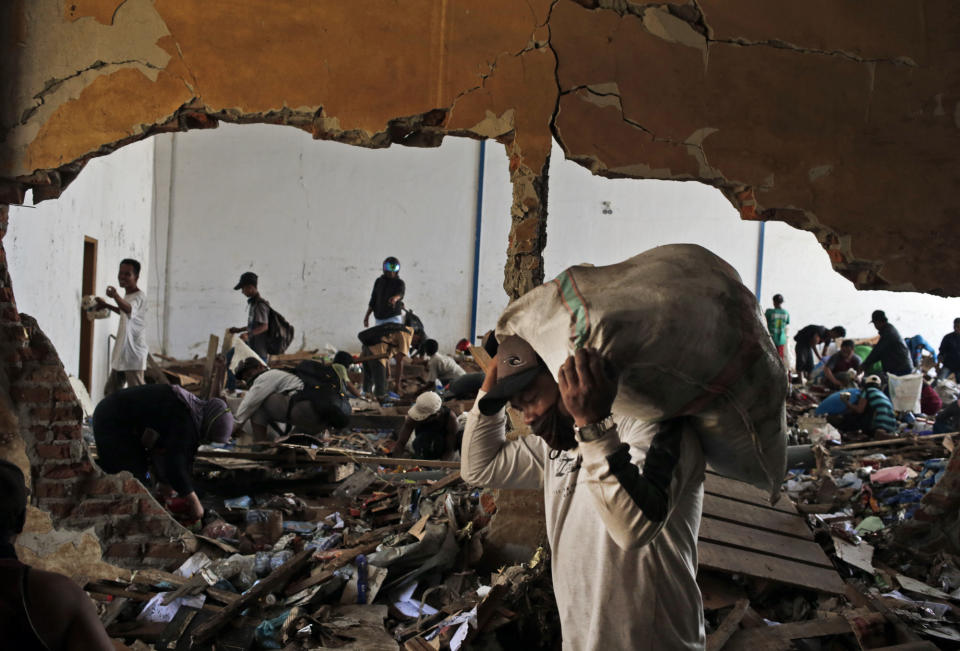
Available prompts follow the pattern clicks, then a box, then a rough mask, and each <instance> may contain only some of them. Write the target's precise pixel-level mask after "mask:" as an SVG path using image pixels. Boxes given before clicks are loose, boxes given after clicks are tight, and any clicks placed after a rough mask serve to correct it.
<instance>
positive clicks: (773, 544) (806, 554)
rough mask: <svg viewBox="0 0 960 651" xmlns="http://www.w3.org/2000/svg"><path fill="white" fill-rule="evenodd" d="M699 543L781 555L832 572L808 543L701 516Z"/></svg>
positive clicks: (816, 548)
mask: <svg viewBox="0 0 960 651" xmlns="http://www.w3.org/2000/svg"><path fill="white" fill-rule="evenodd" d="M700 540H709V541H711V542H716V543H720V544H725V545H733V546H737V547H743V548H745V549H752V550H753V551H756V552H761V553H764V554H770V555H771V556H783V557H785V558H788V559H791V560H797V561H803V562H805V563H810V564H812V565H819V566H820V567H826V568H828V569H830V570H833V564H832V563H831V562H830V559H828V558H827V555H826V554H824V553H823V549H822V548H821V547H820V545H818V544H817V543H815V542H814V541H812V540H800V539H797V538H794V537H793V536H782V535H780V534H777V533H772V532H770V531H763V530H761V529H754V528H752V527H745V526H742V525H739V524H735V523H733V522H727V521H725V520H715V519H713V518H711V517H709V516H705V517H703V518H702V519H701V520H700Z"/></svg>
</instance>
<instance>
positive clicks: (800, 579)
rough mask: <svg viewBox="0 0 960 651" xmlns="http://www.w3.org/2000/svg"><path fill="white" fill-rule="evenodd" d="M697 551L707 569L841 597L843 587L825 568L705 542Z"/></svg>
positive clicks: (838, 579) (831, 571) (701, 564)
mask: <svg viewBox="0 0 960 651" xmlns="http://www.w3.org/2000/svg"><path fill="white" fill-rule="evenodd" d="M697 551H698V554H699V560H700V567H703V568H706V569H709V570H720V571H723V572H735V573H737V574H744V575H746V576H751V577H754V578H757V579H770V580H771V581H776V582H778V583H786V584H787V585H796V586H800V587H802V588H809V589H811V590H818V591H821V592H828V593H831V594H843V591H844V588H845V585H844V583H843V580H841V578H840V576H839V575H838V574H837V573H836V572H835V571H833V570H828V569H826V568H822V567H815V566H813V565H807V564H806V563H797V562H795V561H789V560H786V559H783V558H777V557H775V556H767V555H766V554H761V553H758V552H752V551H746V550H743V549H736V548H734V547H726V546H724V545H718V544H716V543H712V542H709V541H706V540H701V541H700V542H699V544H698V545H697Z"/></svg>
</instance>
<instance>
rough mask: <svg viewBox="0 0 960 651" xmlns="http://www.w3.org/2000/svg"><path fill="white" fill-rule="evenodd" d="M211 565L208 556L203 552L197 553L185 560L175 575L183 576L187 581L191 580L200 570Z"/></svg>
mask: <svg viewBox="0 0 960 651" xmlns="http://www.w3.org/2000/svg"><path fill="white" fill-rule="evenodd" d="M210 563H211V561H210V558H209V557H208V556H207V555H206V554H204V553H203V552H197V553H196V554H194V555H193V556H191V557H190V558H188V559H187V560H185V561H184V562H183V565H181V566H180V567H178V568H177V569H176V571H175V572H174V574H176V575H177V576H182V577H183V578H185V579H189V578H190V577H191V576H193V575H194V574H196V573H197V572H198V571H199V570H202V569H203V568H205V567H206V566H207V565H209V564H210Z"/></svg>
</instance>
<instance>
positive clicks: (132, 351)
mask: <svg viewBox="0 0 960 651" xmlns="http://www.w3.org/2000/svg"><path fill="white" fill-rule="evenodd" d="M139 279H140V263H139V262H137V261H136V260H133V259H131V258H125V259H123V260H121V261H120V270H119V271H118V272H117V284H118V285H120V288H121V289H123V292H124V293H123V297H122V298H121V297H120V293H119V292H118V291H117V288H116V287H114V286H113V285H110V286H109V287H107V296H108V297H109V298H112V299H113V300H114V301H116V303H117V304H116V305H110V304H109V303H107V302H106V301H105V300H104V299H102V298H100V297H99V296H98V297H97V307H98V308H104V307H105V308H107V309H108V310H111V311H113V312H116V313H117V314H119V315H120V325H119V327H118V328H117V341H116V342H115V343H114V347H113V353H112V354H111V355H110V375H109V376H108V377H107V383H106V385H105V386H104V388H103V395H105V396H106V395H109V394H111V393H113V392H114V391H117V390H119V389H122V388H123V387H124V385H126V386H132V387H133V386H140V385H141V384H143V383H144V382H143V372H144V371H145V370H146V368H147V338H146V332H145V331H146V326H147V295H146V293H145V292H143V291H141V290H140V288H139V287H137V281H138V280H139Z"/></svg>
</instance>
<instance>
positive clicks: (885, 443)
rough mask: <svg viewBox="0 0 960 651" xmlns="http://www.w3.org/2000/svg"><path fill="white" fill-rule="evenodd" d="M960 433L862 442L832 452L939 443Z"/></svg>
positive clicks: (832, 449)
mask: <svg viewBox="0 0 960 651" xmlns="http://www.w3.org/2000/svg"><path fill="white" fill-rule="evenodd" d="M957 434H960V432H943V433H940V434H928V435H926V436H901V437H900V438H895V439H883V440H880V441H860V442H859V443H847V444H846V445H838V446H836V447H834V448H830V452H846V451H847V450H862V449H864V448H885V447H889V446H891V445H908V444H909V445H916V444H917V443H920V442H922V441H939V440H941V439H943V438H946V437H948V436H950V437H954V436H956V435H957Z"/></svg>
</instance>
